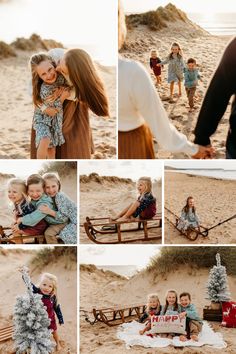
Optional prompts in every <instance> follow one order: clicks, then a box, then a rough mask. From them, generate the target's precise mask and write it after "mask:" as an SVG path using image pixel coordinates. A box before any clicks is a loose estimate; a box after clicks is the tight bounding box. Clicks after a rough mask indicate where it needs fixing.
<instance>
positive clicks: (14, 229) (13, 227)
mask: <svg viewBox="0 0 236 354" xmlns="http://www.w3.org/2000/svg"><path fill="white" fill-rule="evenodd" d="M11 229H12V231H13V232H17V231H20V229H19V226H18V225H17V224H14V225H12V227H11Z"/></svg>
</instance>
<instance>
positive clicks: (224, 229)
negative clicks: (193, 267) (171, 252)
mask: <svg viewBox="0 0 236 354" xmlns="http://www.w3.org/2000/svg"><path fill="white" fill-rule="evenodd" d="M190 195H191V196H193V197H194V200H195V207H196V211H197V214H198V216H199V219H200V223H201V225H203V226H205V227H210V226H213V225H215V224H217V223H219V222H220V221H222V220H224V219H227V218H229V217H231V216H233V215H234V214H235V210H236V191H235V181H232V180H222V179H217V178H209V177H204V176H194V175H189V174H185V173H178V172H170V171H165V206H166V207H167V208H168V209H170V210H171V211H172V212H174V213H175V214H177V215H178V216H180V214H181V210H182V208H183V207H184V205H185V203H186V199H187V197H188V196H190ZM165 215H166V216H167V217H169V218H170V220H171V221H175V219H174V217H173V216H170V214H169V213H168V212H167V211H166V210H165ZM164 242H165V244H185V243H191V244H196V243H197V244H206V243H208V244H235V243H236V219H233V220H231V221H229V222H227V223H225V224H223V225H220V226H219V227H217V228H215V229H213V230H212V231H209V234H208V237H205V238H204V237H202V236H201V235H200V236H198V238H197V240H196V241H189V240H188V239H187V238H186V237H185V236H182V235H180V233H179V231H178V230H176V229H175V228H174V226H173V225H171V224H170V223H169V222H168V221H167V220H166V219H165V241H164Z"/></svg>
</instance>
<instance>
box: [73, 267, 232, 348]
mask: <svg viewBox="0 0 236 354" xmlns="http://www.w3.org/2000/svg"><path fill="white" fill-rule="evenodd" d="M208 274H209V273H208V270H205V269H195V268H190V267H182V268H181V269H178V270H176V269H173V272H172V273H171V274H169V275H168V276H165V277H161V276H157V277H156V278H155V277H154V276H153V274H152V273H149V274H148V273H147V272H144V273H138V274H137V275H135V276H133V277H132V278H130V279H129V280H127V279H122V278H120V277H118V276H116V275H114V274H110V273H104V272H102V271H101V270H96V269H94V268H93V267H91V268H90V269H89V268H88V267H87V269H85V268H82V270H81V272H80V305H81V307H82V309H84V310H87V311H89V310H90V309H91V308H92V307H93V305H96V307H97V308H99V307H109V306H111V305H119V304H121V305H122V304H126V305H127V304H133V303H146V295H147V294H149V293H153V292H157V293H158V294H159V296H160V300H161V303H163V302H164V299H165V293H166V291H167V290H168V289H170V288H172V289H176V291H177V292H178V293H180V291H183V290H185V291H189V292H190V293H191V294H192V297H193V303H194V304H195V305H196V306H197V309H198V311H199V313H200V314H201V315H202V309H203V307H204V306H205V305H208V300H205V284H206V281H207V278H208ZM228 281H229V287H230V291H231V293H232V295H233V294H234V293H235V291H236V282H235V277H229V278H228ZM193 289H194V291H193ZM81 314H82V316H81V317H80V327H81V328H80V344H81V354H87V350H88V347H89V348H90V349H89V352H90V353H96V354H100V353H101V354H108V353H114V354H118V353H119V354H120V353H122V354H123V353H145V354H154V353H157V349H146V348H143V347H140V346H135V347H132V349H130V350H127V349H125V345H124V343H123V342H122V341H120V340H119V339H117V337H116V331H117V327H108V326H106V325H105V324H100V323H96V324H95V325H94V326H91V325H90V324H88V323H87V322H86V321H85V320H84V316H83V312H81ZM211 325H212V326H213V328H214V329H215V330H216V331H220V332H221V333H222V335H223V338H224V340H225V341H226V343H227V348H226V349H224V353H232V354H233V353H235V351H236V341H235V329H229V328H228V329H226V328H221V327H220V325H219V323H218V322H211ZM180 351H181V353H184V354H195V353H196V354H200V353H201V354H203V353H206V354H213V353H214V354H215V353H218V352H219V353H222V350H221V351H220V350H219V351H217V350H216V349H213V348H210V347H202V348H194V349H191V348H185V349H182V348H181V349H174V348H173V347H167V348H158V353H162V354H164V353H168V354H170V353H171V354H176V353H179V352H180Z"/></svg>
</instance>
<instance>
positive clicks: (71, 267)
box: [0, 249, 77, 354]
mask: <svg viewBox="0 0 236 354" xmlns="http://www.w3.org/2000/svg"><path fill="white" fill-rule="evenodd" d="M4 253H5V255H4V254H2V253H0V280H1V283H2V284H3V283H4V286H1V288H0V298H1V307H0V328H2V327H5V326H7V325H10V324H12V319H13V317H12V314H13V308H14V305H15V302H16V300H15V298H16V296H17V295H21V294H24V293H25V291H26V288H25V285H24V282H23V281H22V278H21V274H20V273H19V272H18V271H17V269H18V268H19V267H21V266H23V265H26V264H28V262H29V261H30V259H31V258H32V257H33V255H34V252H33V251H27V252H26V251H22V250H20V249H18V250H5V251H4ZM63 263H64V261H61V258H60V261H59V262H56V263H54V264H49V265H47V266H45V267H44V268H43V269H42V272H50V273H52V274H55V275H56V276H57V277H58V300H59V303H60V304H61V309H62V313H63V316H64V321H65V324H64V325H62V326H59V324H58V335H59V338H60V340H61V341H62V344H63V349H61V350H60V351H58V352H57V353H58V354H68V353H71V354H75V353H77V328H76V327H77V325H76V323H77V315H76V300H77V295H76V293H77V290H76V289H77V277H76V265H75V264H73V263H68V264H67V268H66V267H65V266H64V264H63ZM39 276H40V272H39V271H37V269H34V271H33V273H31V278H32V281H33V282H34V283H35V284H37V282H38V279H39ZM0 352H1V353H6V354H10V353H11V354H12V353H15V352H14V342H13V341H12V340H8V341H5V342H3V343H1V344H0Z"/></svg>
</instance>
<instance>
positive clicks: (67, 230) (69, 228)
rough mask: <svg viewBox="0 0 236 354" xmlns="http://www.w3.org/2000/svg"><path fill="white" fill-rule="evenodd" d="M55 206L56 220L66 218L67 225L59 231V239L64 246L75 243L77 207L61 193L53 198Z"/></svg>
mask: <svg viewBox="0 0 236 354" xmlns="http://www.w3.org/2000/svg"><path fill="white" fill-rule="evenodd" d="M54 201H55V204H56V207H57V209H58V211H57V212H56V217H57V218H63V217H67V218H68V219H69V221H68V224H67V225H66V226H65V227H64V228H63V229H62V230H61V231H60V233H59V237H60V238H61V239H62V240H63V242H64V243H65V244H76V243H77V206H76V204H75V203H74V202H73V201H72V200H71V199H70V198H69V197H67V195H66V194H65V193H63V192H58V193H57V194H56V196H55V199H54Z"/></svg>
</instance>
